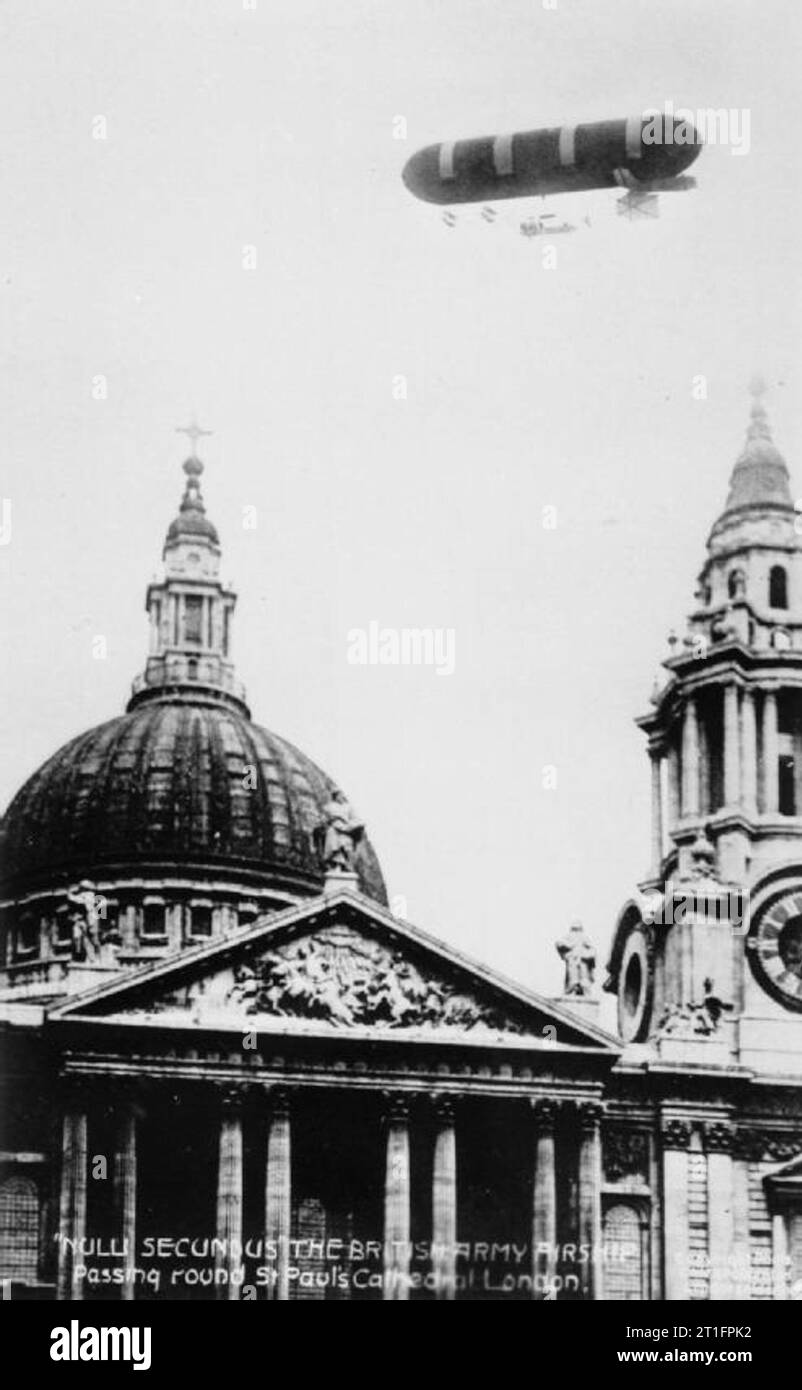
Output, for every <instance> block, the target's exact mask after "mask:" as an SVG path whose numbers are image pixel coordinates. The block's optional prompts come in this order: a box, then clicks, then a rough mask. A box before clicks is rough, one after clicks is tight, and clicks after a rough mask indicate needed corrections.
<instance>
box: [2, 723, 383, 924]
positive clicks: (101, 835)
mask: <svg viewBox="0 0 802 1390" xmlns="http://www.w3.org/2000/svg"><path fill="white" fill-rule="evenodd" d="M251 769H253V770H254V771H255V780H254V777H253V775H252V776H251V777H250V779H248V778H247V776H246V774H247V773H248V772H250V771H251ZM251 782H253V783H254V785H250V783H251ZM333 788H334V783H333V782H332V781H331V779H330V778H329V777H327V776H326V774H325V773H324V772H322V771H321V769H320V768H319V767H317V766H316V764H315V763H313V762H312V761H311V760H310V759H309V758H307V757H306V756H305V755H304V754H303V753H302V752H300V751H299V749H297V748H296V747H295V746H294V745H293V744H290V743H288V742H286V741H285V740H284V739H281V738H279V737H278V736H277V735H275V734H272V733H270V731H269V730H267V729H264V728H261V727H260V726H259V725H255V724H252V723H251V722H250V721H249V720H248V719H247V718H246V717H244V716H243V715H241V714H239V713H238V712H237V711H235V710H232V709H230V708H228V707H226V706H224V705H222V704H220V705H214V704H211V703H208V702H203V703H201V702H198V703H197V704H194V703H190V702H188V701H187V700H186V699H184V698H181V697H177V698H166V699H163V700H161V701H156V702H153V703H143V704H141V705H138V706H136V707H135V708H134V709H131V710H129V711H128V712H127V713H126V714H125V715H122V716H121V717H119V718H118V719H113V720H109V721H107V722H106V723H105V724H101V725H98V726H97V727H96V728H94V729H90V730H88V731H87V732H86V733H84V734H81V735H79V737H78V738H75V739H72V740H71V741H70V742H69V743H67V744H65V745H64V747H63V748H61V749H59V750H58V751H57V752H56V753H55V754H53V756H52V757H51V758H50V759H49V760H48V761H47V762H46V763H45V764H44V765H43V766H42V767H41V768H40V769H39V770H38V771H37V772H35V773H34V774H33V776H32V777H30V778H29V779H28V781H27V782H26V783H25V784H24V786H23V787H22V788H21V789H20V790H19V792H18V793H17V795H16V797H15V798H14V799H13V800H12V802H11V804H10V806H9V808H8V811H7V812H6V816H5V820H4V822H3V839H4V846H3V864H2V872H3V880H4V882H5V884H6V885H7V887H8V888H9V889H10V890H11V892H12V893H13V895H15V896H16V894H17V893H18V892H19V893H21V892H24V891H26V889H27V888H28V887H29V886H31V885H35V886H36V887H37V889H40V888H41V887H42V886H43V885H46V884H47V882H49V881H52V884H53V887H54V889H56V888H58V887H59V886H60V885H63V881H64V877H65V875H66V874H69V875H70V877H74V878H76V879H77V878H79V877H88V878H90V879H92V878H100V877H103V878H108V875H109V873H110V872H111V873H112V875H116V874H118V873H119V872H121V873H122V878H123V879H124V878H125V877H126V876H127V875H128V874H133V875H134V876H135V877H144V878H145V879H147V878H148V876H149V875H151V876H152V877H153V879H154V881H155V882H157V883H159V884H161V883H163V879H164V874H165V871H166V870H167V868H168V866H172V868H173V869H174V870H178V871H181V870H184V871H185V872H187V873H190V874H192V875H197V874H198V871H199V870H200V871H201V873H202V872H203V870H204V866H207V865H209V866H210V868H211V864H210V861H212V862H213V865H214V868H213V873H214V876H215V877H216V878H219V877H220V876H221V875H222V876H223V877H228V876H230V877H231V879H232V884H233V882H236V883H237V884H239V883H240V882H241V880H242V876H243V873H245V874H246V875H248V876H253V877H252V881H253V879H254V878H255V882H257V883H261V884H262V885H263V886H264V887H265V888H269V887H270V886H272V885H275V886H276V887H277V888H280V889H281V890H282V891H288V890H289V891H290V892H300V893H301V894H303V893H310V892H312V893H314V892H319V891H320V888H321V886H322V879H323V864H322V860H321V857H320V852H319V849H318V846H317V842H316V838H315V834H314V832H315V829H316V827H317V826H318V825H319V824H320V822H321V821H322V818H323V817H322V813H323V808H324V806H325V805H326V803H327V802H328V801H329V800H330V798H331V793H332V790H333ZM112 866H113V869H112ZM357 869H358V871H359V874H360V878H361V881H362V884H363V887H364V889H365V891H366V892H367V893H368V894H369V896H371V897H373V898H376V899H377V900H378V901H379V902H386V893H385V889H384V884H383V881H382V877H381V871H380V869H379V867H378V862H377V860H376V857H375V855H374V854H373V851H372V850H371V848H370V845H369V844H367V842H364V843H363V844H362V845H361V846H360V848H359V851H358V853H357Z"/></svg>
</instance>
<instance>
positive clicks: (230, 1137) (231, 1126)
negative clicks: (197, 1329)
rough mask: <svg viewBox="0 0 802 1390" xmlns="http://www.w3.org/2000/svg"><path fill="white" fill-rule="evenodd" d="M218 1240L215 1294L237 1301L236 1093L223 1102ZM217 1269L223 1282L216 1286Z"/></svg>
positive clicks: (238, 1186) (238, 1124)
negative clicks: (220, 1245) (221, 1243)
mask: <svg viewBox="0 0 802 1390" xmlns="http://www.w3.org/2000/svg"><path fill="white" fill-rule="evenodd" d="M217 1239H218V1240H219V1241H225V1247H224V1248H221V1249H220V1250H217V1251H216V1252H215V1260H214V1265H215V1295H216V1297H217V1298H219V1299H238V1298H239V1296H240V1288H241V1284H239V1283H237V1284H235V1283H234V1275H235V1273H236V1274H238V1273H239V1270H240V1266H241V1264H242V1253H241V1250H242V1103H241V1098H240V1095H239V1093H238V1092H237V1091H236V1090H232V1091H229V1092H227V1093H226V1094H225V1095H224V1096H223V1099H222V1115H221V1117H220V1158H219V1163H218V1169H217ZM220 1270H225V1272H226V1279H225V1282H223V1280H221V1281H220V1282H219V1283H217V1279H218V1275H219V1271H220Z"/></svg>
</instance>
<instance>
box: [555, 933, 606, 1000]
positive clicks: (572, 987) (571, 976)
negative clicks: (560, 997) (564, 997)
mask: <svg viewBox="0 0 802 1390" xmlns="http://www.w3.org/2000/svg"><path fill="white" fill-rule="evenodd" d="M554 944H555V946H556V947H557V953H558V955H559V956H560V957H561V958H562V960H563V962H564V964H565V984H564V985H563V993H564V994H573V995H579V996H580V997H582V998H585V999H587V998H589V997H590V995H591V994H592V993H593V979H594V973H595V970H596V948H595V946H594V945H593V942H592V941H591V940H590V938H589V937H588V936H587V935H586V934H585V928H584V927H583V926H582V923H581V922H572V923H571V926H570V927H569V929H568V932H567V933H566V935H565V936H563V937H561V939H560V940H559V941H556V942H555V943H554Z"/></svg>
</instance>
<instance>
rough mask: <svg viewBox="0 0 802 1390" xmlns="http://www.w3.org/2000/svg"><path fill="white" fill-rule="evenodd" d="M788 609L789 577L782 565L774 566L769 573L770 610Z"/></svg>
mask: <svg viewBox="0 0 802 1390" xmlns="http://www.w3.org/2000/svg"><path fill="white" fill-rule="evenodd" d="M787 607H788V577H787V575H786V573H785V570H784V569H783V567H782V565H772V567H771V569H770V571H769V608H787Z"/></svg>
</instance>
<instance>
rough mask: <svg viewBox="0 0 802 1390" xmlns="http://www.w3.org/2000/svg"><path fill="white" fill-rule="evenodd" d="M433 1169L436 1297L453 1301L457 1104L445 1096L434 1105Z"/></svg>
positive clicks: (433, 1240)
mask: <svg viewBox="0 0 802 1390" xmlns="http://www.w3.org/2000/svg"><path fill="white" fill-rule="evenodd" d="M435 1126H436V1127H435V1135H434V1166H433V1171H432V1247H433V1249H432V1273H433V1274H434V1276H435V1297H436V1298H438V1299H448V1300H453V1299H454V1297H455V1296H456V1292H457V1135H456V1130H455V1127H454V1104H453V1102H452V1101H451V1100H448V1099H446V1098H445V1097H443V1098H442V1099H438V1101H437V1102H436V1107H435Z"/></svg>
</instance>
